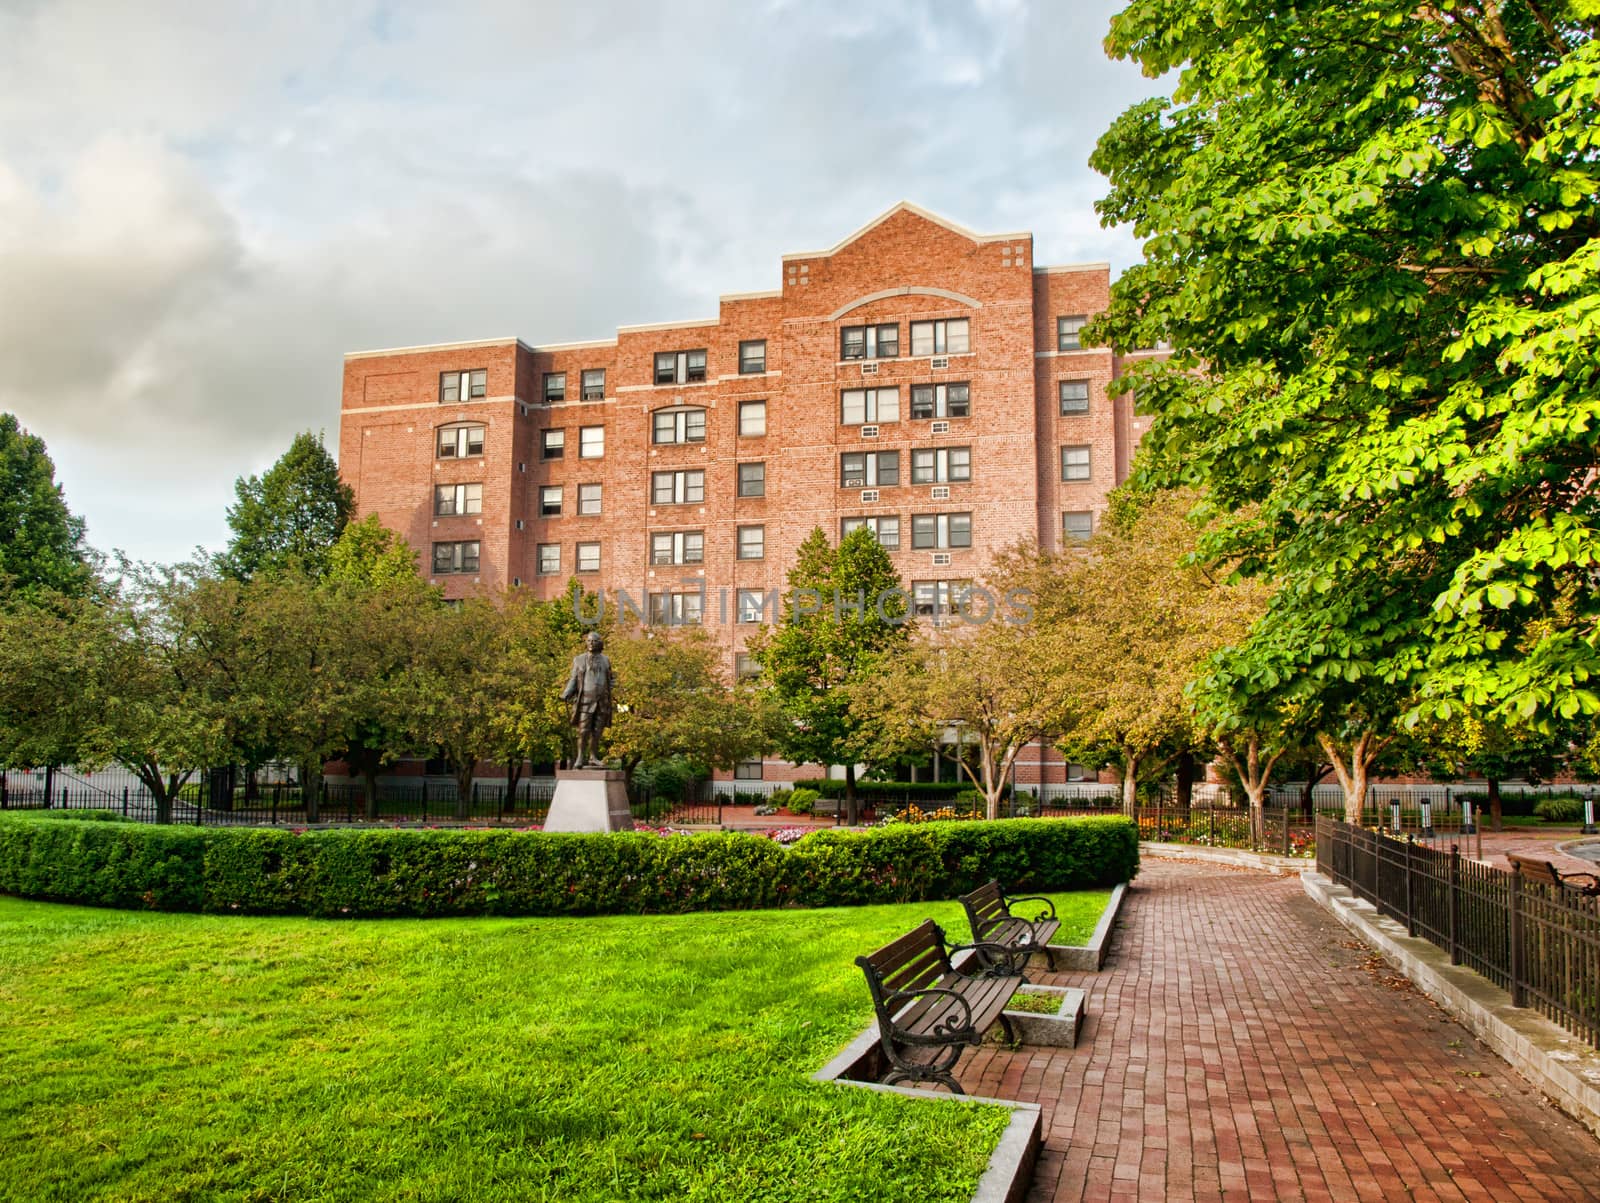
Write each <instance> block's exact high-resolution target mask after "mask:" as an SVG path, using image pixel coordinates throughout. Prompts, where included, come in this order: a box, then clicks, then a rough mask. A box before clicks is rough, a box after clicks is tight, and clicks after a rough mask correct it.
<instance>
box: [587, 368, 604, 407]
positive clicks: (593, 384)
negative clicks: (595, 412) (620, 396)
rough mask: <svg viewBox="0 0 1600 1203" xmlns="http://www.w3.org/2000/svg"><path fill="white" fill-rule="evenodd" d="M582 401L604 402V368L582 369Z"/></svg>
mask: <svg viewBox="0 0 1600 1203" xmlns="http://www.w3.org/2000/svg"><path fill="white" fill-rule="evenodd" d="M583 399H584V400H585V401H604V400H605V399H606V370H605V369H604V368H584V369H583Z"/></svg>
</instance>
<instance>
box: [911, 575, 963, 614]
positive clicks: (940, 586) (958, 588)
mask: <svg viewBox="0 0 1600 1203" xmlns="http://www.w3.org/2000/svg"><path fill="white" fill-rule="evenodd" d="M971 589H972V582H971V581H968V580H954V581H950V580H944V581H912V582H911V612H912V614H914V615H916V616H917V617H919V618H928V617H935V616H936V615H937V614H954V613H955V610H956V607H957V606H959V605H961V604H962V603H963V602H965V601H966V598H967V593H968V592H970V591H971Z"/></svg>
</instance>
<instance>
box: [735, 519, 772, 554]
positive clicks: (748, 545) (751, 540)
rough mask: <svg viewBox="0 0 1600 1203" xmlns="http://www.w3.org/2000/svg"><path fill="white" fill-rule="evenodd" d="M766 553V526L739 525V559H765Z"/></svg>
mask: <svg viewBox="0 0 1600 1203" xmlns="http://www.w3.org/2000/svg"><path fill="white" fill-rule="evenodd" d="M766 554H767V528H766V527H764V526H741V527H740V528H739V558H740V559H741V560H760V559H765V558H766Z"/></svg>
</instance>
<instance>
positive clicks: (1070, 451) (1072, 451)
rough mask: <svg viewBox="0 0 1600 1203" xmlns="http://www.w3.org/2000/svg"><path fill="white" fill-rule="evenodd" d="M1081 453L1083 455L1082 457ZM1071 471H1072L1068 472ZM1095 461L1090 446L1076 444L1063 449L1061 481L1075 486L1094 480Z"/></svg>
mask: <svg viewBox="0 0 1600 1203" xmlns="http://www.w3.org/2000/svg"><path fill="white" fill-rule="evenodd" d="M1080 453H1081V455H1080ZM1068 469H1071V471H1068ZM1093 476H1094V460H1093V457H1092V454H1091V452H1090V448H1089V444H1087V443H1074V444H1072V445H1071V446H1068V447H1063V448H1062V449H1061V479H1062V480H1063V481H1068V482H1071V483H1073V484H1078V483H1081V482H1083V481H1086V480H1091V479H1093Z"/></svg>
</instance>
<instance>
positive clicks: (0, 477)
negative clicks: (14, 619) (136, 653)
mask: <svg viewBox="0 0 1600 1203" xmlns="http://www.w3.org/2000/svg"><path fill="white" fill-rule="evenodd" d="M92 579H93V573H92V572H91V570H90V567H89V560H88V556H87V554H86V553H85V551H84V546H83V519H81V518H78V517H75V516H74V515H73V514H72V512H71V511H70V510H68V509H67V502H66V498H65V497H64V496H63V494H62V492H61V486H60V485H58V484H57V483H56V467H55V464H54V463H53V462H52V461H51V459H50V455H49V453H48V452H47V451H46V450H45V446H44V440H43V439H41V438H40V437H39V436H38V435H35V434H29V433H28V432H27V431H26V430H24V429H22V427H21V425H20V424H19V423H18V422H17V419H16V418H15V416H13V415H12V414H0V587H5V588H10V589H14V590H18V591H20V592H23V593H36V592H39V591H41V590H45V591H54V592H57V593H65V594H71V595H78V594H82V593H83V592H84V591H85V590H86V589H87V588H88V586H89V584H90V581H91V580H92Z"/></svg>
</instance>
